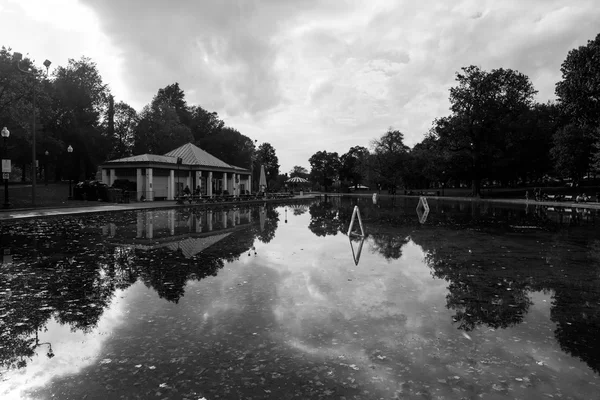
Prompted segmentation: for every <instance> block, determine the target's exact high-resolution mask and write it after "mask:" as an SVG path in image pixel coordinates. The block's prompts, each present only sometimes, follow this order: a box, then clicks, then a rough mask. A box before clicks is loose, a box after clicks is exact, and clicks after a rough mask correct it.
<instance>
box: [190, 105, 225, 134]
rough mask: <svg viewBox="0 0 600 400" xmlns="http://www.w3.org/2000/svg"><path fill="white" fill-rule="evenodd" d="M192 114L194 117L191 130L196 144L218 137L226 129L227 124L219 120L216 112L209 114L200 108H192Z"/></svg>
mask: <svg viewBox="0 0 600 400" xmlns="http://www.w3.org/2000/svg"><path fill="white" fill-rule="evenodd" d="M190 113H191V115H192V120H191V124H190V129H191V130H192V135H194V140H195V141H196V143H199V142H200V141H201V140H202V139H205V138H208V137H211V136H214V135H217V134H218V133H219V132H220V131H221V129H223V128H224V127H225V123H224V122H223V121H222V120H220V119H219V115H218V114H217V113H216V112H208V111H206V110H205V109H203V108H202V107H200V106H192V107H190Z"/></svg>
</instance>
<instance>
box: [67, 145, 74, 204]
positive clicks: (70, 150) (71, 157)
mask: <svg viewBox="0 0 600 400" xmlns="http://www.w3.org/2000/svg"><path fill="white" fill-rule="evenodd" d="M67 153H69V161H70V163H71V168H69V169H71V171H69V200H73V195H72V192H71V176H72V175H73V171H72V169H73V146H71V145H69V147H67Z"/></svg>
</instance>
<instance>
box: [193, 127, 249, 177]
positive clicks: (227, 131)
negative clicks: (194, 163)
mask: <svg viewBox="0 0 600 400" xmlns="http://www.w3.org/2000/svg"><path fill="white" fill-rule="evenodd" d="M196 144H197V145H198V146H199V147H200V148H202V149H203V150H206V151H207V152H209V153H210V154H212V155H213V156H215V157H217V158H219V159H221V160H223V161H225V162H226V163H228V164H232V165H235V166H238V167H243V168H248V169H249V168H250V167H251V163H252V157H253V154H254V151H255V147H254V143H253V141H252V139H250V138H249V137H247V136H244V135H242V134H241V133H240V132H239V131H238V130H237V129H234V128H230V127H223V128H220V129H219V131H216V132H214V133H212V134H210V135H209V136H205V137H203V138H201V139H199V140H198V141H196Z"/></svg>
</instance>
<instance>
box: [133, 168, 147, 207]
mask: <svg viewBox="0 0 600 400" xmlns="http://www.w3.org/2000/svg"><path fill="white" fill-rule="evenodd" d="M135 190H136V191H137V199H136V200H139V199H140V197H141V196H142V194H144V193H142V191H143V190H144V178H143V175H142V169H141V168H136V177H135ZM144 197H146V195H145V194H144Z"/></svg>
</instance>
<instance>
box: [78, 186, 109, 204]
mask: <svg viewBox="0 0 600 400" xmlns="http://www.w3.org/2000/svg"><path fill="white" fill-rule="evenodd" d="M73 198H74V199H75V200H91V201H108V185H107V184H105V183H102V182H100V181H82V182H78V183H77V184H76V185H75V187H74V188H73Z"/></svg>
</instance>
